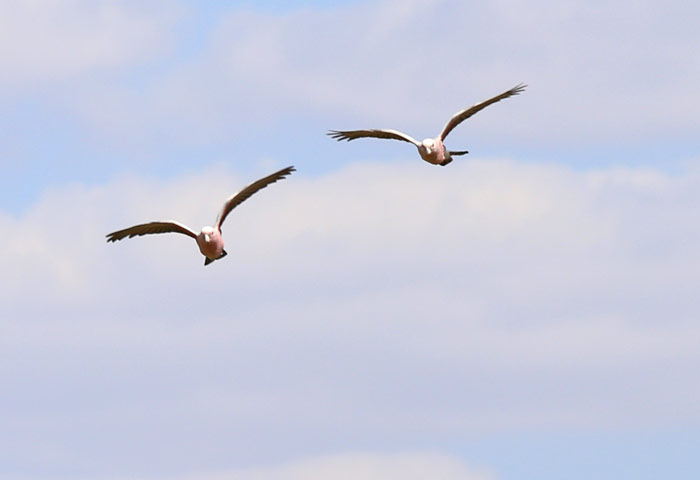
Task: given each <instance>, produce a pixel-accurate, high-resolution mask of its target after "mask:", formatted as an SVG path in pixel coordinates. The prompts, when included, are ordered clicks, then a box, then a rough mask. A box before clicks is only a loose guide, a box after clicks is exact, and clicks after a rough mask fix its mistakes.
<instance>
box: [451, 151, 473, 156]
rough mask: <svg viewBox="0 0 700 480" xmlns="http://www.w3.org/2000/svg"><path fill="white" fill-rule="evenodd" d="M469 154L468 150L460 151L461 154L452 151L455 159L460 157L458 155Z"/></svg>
mask: <svg viewBox="0 0 700 480" xmlns="http://www.w3.org/2000/svg"><path fill="white" fill-rule="evenodd" d="M467 153H469V151H468V150H462V151H459V152H453V151H452V150H450V155H451V156H453V157H456V156H458V155H466V154H467Z"/></svg>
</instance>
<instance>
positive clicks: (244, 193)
mask: <svg viewBox="0 0 700 480" xmlns="http://www.w3.org/2000/svg"><path fill="white" fill-rule="evenodd" d="M294 171H296V169H295V168H294V167H293V166H290V167H287V168H283V169H282V170H280V171H279V172H275V173H273V174H272V175H268V176H267V177H264V178H261V179H260V180H257V181H255V182H253V183H251V184H250V185H248V186H247V187H245V188H244V189H243V190H241V191H240V192H238V193H235V194H233V195H231V196H230V197H229V198H228V200H226V203H224V207H223V208H222V209H221V213H220V214H219V218H217V220H216V227H217V228H219V229H220V228H221V225H222V224H223V223H224V220H226V217H227V216H228V214H229V213H231V210H233V209H234V208H236V207H237V206H238V205H240V204H241V203H243V202H245V201H246V200H247V199H248V198H249V197H250V196H251V195H253V194H254V193H255V192H257V191H258V190H262V189H263V188H265V187H267V186H268V185H270V184H271V183H275V182H276V181H277V180H281V179H283V178H284V177H286V176H287V175H290V174H291V173H292V172H294Z"/></svg>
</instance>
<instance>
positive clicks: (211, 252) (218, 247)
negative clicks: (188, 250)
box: [107, 167, 295, 265]
mask: <svg viewBox="0 0 700 480" xmlns="http://www.w3.org/2000/svg"><path fill="white" fill-rule="evenodd" d="M294 171H295V169H294V167H287V168H283V169H282V170H280V171H279V172H275V173H273V174H272V175H268V176H267V177H264V178H261V179H260V180H258V181H256V182H253V183H251V184H250V185H248V186H247V187H245V188H244V189H243V190H241V191H240V192H238V193H235V194H233V195H231V196H230V197H229V198H228V199H227V200H226V202H225V203H224V206H223V208H222V209H221V212H220V213H219V216H218V218H217V219H216V223H215V224H214V226H213V227H209V226H206V227H203V228H202V230H201V231H200V232H199V234H197V233H196V232H195V231H193V230H191V229H190V228H188V227H186V226H185V225H183V224H181V223H179V222H175V221H172V220H169V221H165V222H150V223H143V224H141V225H134V226H133V227H129V228H125V229H124V230H118V231H116V232H112V233H110V234H108V235H107V241H108V242H116V241H117V240H121V239H122V238H127V237H128V238H131V237H136V236H141V235H150V234H153V233H183V234H185V235H188V236H190V237H192V238H194V239H195V241H196V242H197V246H198V247H199V251H200V252H202V255H204V257H205V259H204V265H209V264H210V263H212V262H213V261H214V260H218V259H220V258H224V257H225V256H226V250H224V239H223V237H222V235H221V225H222V224H223V223H224V220H226V217H227V216H228V214H229V213H231V210H233V209H234V208H236V207H237V206H238V205H240V204H241V203H243V202H244V201H245V200H247V199H248V198H249V197H250V196H251V195H253V194H254V193H255V192H257V191H258V190H262V189H263V188H265V187H267V186H268V185H270V184H271V183H275V182H276V181H277V180H281V179H283V178H284V177H286V176H287V175H289V174H291V173H292V172H294Z"/></svg>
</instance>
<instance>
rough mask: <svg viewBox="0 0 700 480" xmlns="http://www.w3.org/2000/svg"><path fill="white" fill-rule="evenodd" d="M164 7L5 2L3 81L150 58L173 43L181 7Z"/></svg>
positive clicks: (44, 79)
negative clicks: (175, 22)
mask: <svg viewBox="0 0 700 480" xmlns="http://www.w3.org/2000/svg"><path fill="white" fill-rule="evenodd" d="M165 7H166V5H165V4H163V3H156V4H154V3H149V5H147V6H146V5H144V4H143V3H140V2H120V3H115V2H107V1H84V0H47V1H22V2H14V1H11V0H8V1H2V2H0V71H2V72H3V75H2V78H1V79H0V82H1V83H2V84H4V85H5V86H6V87H7V86H15V87H17V86H22V87H23V88H26V86H27V84H28V85H29V86H37V85H46V84H51V83H53V82H56V81H63V80H75V78H76V77H80V76H83V75H92V76H94V75H96V74H99V73H101V72H104V71H111V72H115V71H119V69H123V68H124V67H130V66H132V65H133V64H134V63H138V62H144V61H146V60H148V59H151V58H152V57H153V56H154V55H156V54H160V53H162V52H163V51H164V50H165V48H166V47H168V46H169V45H170V44H171V43H172V36H173V32H172V31H171V29H172V28H173V26H174V20H175V16H176V12H175V11H174V10H173V8H172V5H169V7H168V8H167V9H166V8H165ZM122 71H123V70H122ZM59 91H61V90H60V89H59ZM61 92H62V91H61Z"/></svg>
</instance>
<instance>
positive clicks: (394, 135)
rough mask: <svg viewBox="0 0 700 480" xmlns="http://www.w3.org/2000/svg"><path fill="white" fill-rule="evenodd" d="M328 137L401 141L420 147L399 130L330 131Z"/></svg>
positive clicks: (348, 139) (414, 140)
mask: <svg viewBox="0 0 700 480" xmlns="http://www.w3.org/2000/svg"><path fill="white" fill-rule="evenodd" d="M327 135H329V136H330V137H331V138H334V139H336V140H338V141H339V142H340V141H341V140H347V141H348V142H349V141H350V140H355V139H356V138H387V139H391V140H401V141H402V142H408V143H412V144H414V145H416V146H418V145H420V143H418V141H417V140H416V139H415V138H412V137H411V136H409V135H406V134H405V133H401V132H399V131H398V130H377V129H371V130H345V131H343V130H330V131H329V132H328V133H327Z"/></svg>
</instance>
